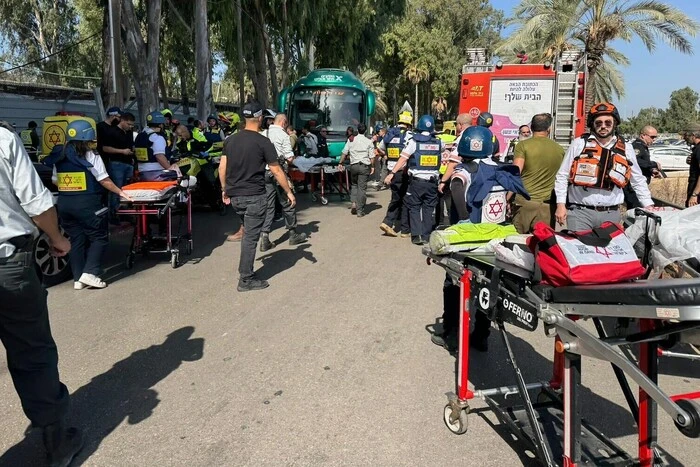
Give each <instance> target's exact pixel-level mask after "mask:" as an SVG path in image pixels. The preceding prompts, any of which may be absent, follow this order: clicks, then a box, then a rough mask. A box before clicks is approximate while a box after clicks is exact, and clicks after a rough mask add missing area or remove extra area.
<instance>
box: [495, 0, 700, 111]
mask: <svg viewBox="0 0 700 467" xmlns="http://www.w3.org/2000/svg"><path fill="white" fill-rule="evenodd" d="M662 1H664V2H665V3H667V4H668V5H671V6H674V7H676V8H678V9H680V10H681V11H684V12H685V13H686V14H687V15H689V16H691V17H692V18H694V19H695V20H696V21H700V9H699V8H698V6H699V5H700V2H698V0H662ZM518 3H519V2H518V0H491V4H492V5H493V6H494V7H495V8H498V9H501V10H503V11H504V12H505V14H506V16H509V15H510V14H511V13H512V10H513V7H514V6H515V5H517V4H518ZM691 41H692V43H693V51H694V55H683V54H681V53H680V52H677V51H675V50H673V49H671V48H670V47H668V46H667V45H666V44H664V43H662V42H659V44H658V46H657V47H656V50H655V51H654V53H653V55H650V54H649V52H648V51H647V49H646V47H644V44H642V43H641V42H640V41H639V40H634V41H632V42H629V43H628V42H624V41H616V42H614V43H613V47H615V48H616V49H617V50H619V51H620V52H622V53H623V54H625V55H626V56H627V58H629V60H630V62H631V63H630V66H628V67H626V68H623V75H624V79H625V97H623V98H622V100H621V101H620V102H619V103H617V104H618V106H619V108H620V113H622V116H623V117H628V116H630V115H631V114H632V113H636V112H638V111H639V109H641V108H644V107H652V106H654V107H661V108H665V107H667V106H668V99H669V97H670V95H671V92H672V91H674V90H676V89H680V88H684V87H686V86H690V87H691V88H693V89H695V91H697V92H700V80H699V79H698V77H700V36H696V37H694V38H692V39H691Z"/></svg>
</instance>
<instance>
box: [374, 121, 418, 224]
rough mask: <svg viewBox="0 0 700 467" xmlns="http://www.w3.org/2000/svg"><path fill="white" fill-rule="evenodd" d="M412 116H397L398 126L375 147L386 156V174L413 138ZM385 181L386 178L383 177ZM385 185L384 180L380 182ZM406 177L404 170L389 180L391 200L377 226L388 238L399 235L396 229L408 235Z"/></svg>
mask: <svg viewBox="0 0 700 467" xmlns="http://www.w3.org/2000/svg"><path fill="white" fill-rule="evenodd" d="M412 121H413V116H412V115H411V114H410V113H409V112H401V114H400V115H399V125H398V126H395V127H393V128H390V129H389V131H387V133H386V135H384V139H382V140H381V141H380V142H379V144H378V145H377V152H378V153H379V154H380V155H384V154H386V159H387V161H386V168H387V172H392V171H393V170H394V168H395V167H396V164H397V162H398V161H399V156H400V155H401V153H402V152H403V150H404V148H405V147H406V143H408V141H410V140H411V139H412V138H413V132H412V131H411V126H412V125H411V122H412ZM387 175H388V173H387ZM385 179H386V177H385ZM380 181H381V182H382V183H385V180H380ZM408 181H409V180H408V175H407V174H406V171H405V170H403V169H402V170H400V171H397V172H396V173H395V175H394V176H393V177H392V179H391V184H390V185H389V187H390V188H391V200H390V201H389V206H388V207H387V209H386V216H384V221H383V222H382V223H381V224H380V225H379V229H380V230H381V231H382V232H384V233H385V234H386V235H389V236H390V237H397V236H398V235H399V234H398V233H397V232H396V229H399V230H400V232H401V236H402V237H404V236H406V237H407V236H408V235H410V230H409V223H408V208H407V207H406V205H405V203H404V202H403V201H404V197H405V196H406V191H407V190H408Z"/></svg>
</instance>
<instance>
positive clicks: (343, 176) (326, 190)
mask: <svg viewBox="0 0 700 467" xmlns="http://www.w3.org/2000/svg"><path fill="white" fill-rule="evenodd" d="M308 173H310V174H320V177H321V183H320V184H319V191H315V190H314V191H312V192H311V200H312V201H319V200H320V201H321V204H323V205H324V206H325V205H326V204H328V195H329V194H331V193H334V194H338V196H339V197H340V200H341V201H344V200H345V199H346V197H347V198H350V175H349V174H348V171H347V169H346V170H341V169H340V168H339V166H338V164H337V163H333V164H323V165H320V166H314V167H312V168H311V169H309V172H308Z"/></svg>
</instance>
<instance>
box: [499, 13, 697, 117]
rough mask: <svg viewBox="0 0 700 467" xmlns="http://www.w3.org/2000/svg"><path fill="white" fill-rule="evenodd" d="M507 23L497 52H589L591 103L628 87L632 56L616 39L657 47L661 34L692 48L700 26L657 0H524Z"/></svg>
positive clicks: (673, 43) (680, 48) (550, 56)
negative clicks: (625, 79)
mask: <svg viewBox="0 0 700 467" xmlns="http://www.w3.org/2000/svg"><path fill="white" fill-rule="evenodd" d="M507 24H509V25H515V26H516V27H517V29H516V31H515V32H514V33H513V34H512V35H511V36H510V37H508V38H507V39H506V40H505V41H504V42H503V43H502V44H501V45H500V46H499V48H498V49H497V53H501V54H504V53H506V52H507V51H511V50H514V49H515V48H516V47H517V49H518V50H520V49H523V48H524V49H525V50H528V52H530V54H531V56H532V57H533V59H535V60H536V59H549V60H551V59H553V58H555V57H557V56H558V55H559V53H560V52H561V51H563V50H567V49H571V48H578V49H582V50H583V51H584V52H585V53H586V60H587V61H586V68H587V71H588V87H587V89H586V109H589V108H590V106H591V105H593V103H594V101H595V100H607V99H610V97H612V95H613V94H614V95H617V96H620V95H622V94H623V93H624V87H623V83H622V75H621V73H620V71H619V69H618V68H617V66H618V65H622V66H624V65H627V64H628V63H629V61H628V59H627V57H625V56H624V55H623V54H621V53H620V52H618V51H616V50H615V49H613V48H611V47H610V46H609V44H610V42H611V41H613V40H616V39H622V40H624V41H626V42H630V41H631V40H632V39H634V38H635V37H636V38H639V39H640V40H641V41H642V43H643V44H644V45H645V47H646V48H647V50H648V51H649V52H650V53H652V52H654V49H655V48H656V45H657V43H658V41H659V40H661V41H663V42H665V43H666V44H668V45H669V46H671V47H672V48H674V49H676V50H678V51H680V52H682V53H685V54H692V51H693V48H692V45H691V43H690V40H689V38H690V37H695V34H696V32H697V31H698V29H699V28H700V25H699V24H698V22H696V21H695V20H693V19H692V18H690V17H689V16H687V15H686V14H685V13H683V12H682V11H680V10H678V9H676V8H674V7H672V6H669V5H667V4H665V3H663V2H660V1H656V0H640V1H635V2H632V1H629V0H522V1H521V2H520V4H519V5H518V6H517V7H516V8H515V10H514V11H513V18H511V19H510V20H508V22H507ZM527 46H530V47H531V48H530V49H528V48H527Z"/></svg>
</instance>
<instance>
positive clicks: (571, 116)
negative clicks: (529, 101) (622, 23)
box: [553, 50, 585, 149]
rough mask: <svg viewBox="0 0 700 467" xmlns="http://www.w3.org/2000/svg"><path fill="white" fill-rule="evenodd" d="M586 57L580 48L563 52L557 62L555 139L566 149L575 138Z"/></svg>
mask: <svg viewBox="0 0 700 467" xmlns="http://www.w3.org/2000/svg"><path fill="white" fill-rule="evenodd" d="M582 66H585V57H584V54H583V53H582V52H581V51H580V50H567V51H564V52H562V54H561V56H560V57H559V59H558V60H557V63H556V75H555V80H554V115H553V117H554V134H553V136H554V141H556V142H557V143H559V144H561V145H562V146H563V147H564V148H565V149H566V148H568V147H569V145H570V144H571V141H572V140H573V138H574V131H575V129H576V112H577V110H578V109H577V104H578V90H579V86H580V85H579V82H578V76H579V72H580V70H581V67H582Z"/></svg>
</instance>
